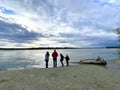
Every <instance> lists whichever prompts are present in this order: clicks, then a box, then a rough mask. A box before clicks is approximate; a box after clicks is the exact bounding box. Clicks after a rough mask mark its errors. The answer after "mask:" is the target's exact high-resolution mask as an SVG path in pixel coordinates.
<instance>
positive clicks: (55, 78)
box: [0, 65, 120, 90]
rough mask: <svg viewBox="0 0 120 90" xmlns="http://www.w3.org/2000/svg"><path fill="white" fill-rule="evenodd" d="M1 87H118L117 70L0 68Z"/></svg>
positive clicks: (4, 89) (96, 89)
mask: <svg viewBox="0 0 120 90" xmlns="http://www.w3.org/2000/svg"><path fill="white" fill-rule="evenodd" d="M0 90H120V70H111V69H107V68H105V67H102V66H96V65H77V66H68V67H67V66H65V67H58V68H48V69H45V68H41V69H23V70H9V71H0Z"/></svg>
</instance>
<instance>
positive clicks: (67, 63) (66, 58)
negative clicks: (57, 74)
mask: <svg viewBox="0 0 120 90" xmlns="http://www.w3.org/2000/svg"><path fill="white" fill-rule="evenodd" d="M65 60H66V65H67V66H69V60H70V58H69V56H68V55H66V57H65Z"/></svg>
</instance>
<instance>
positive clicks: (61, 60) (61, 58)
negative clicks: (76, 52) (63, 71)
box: [60, 53, 64, 66]
mask: <svg viewBox="0 0 120 90" xmlns="http://www.w3.org/2000/svg"><path fill="white" fill-rule="evenodd" d="M63 60H64V56H63V55H62V53H60V62H61V64H62V66H64V64H63Z"/></svg>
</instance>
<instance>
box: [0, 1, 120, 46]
mask: <svg viewBox="0 0 120 90" xmlns="http://www.w3.org/2000/svg"><path fill="white" fill-rule="evenodd" d="M119 13H120V0H0V47H1V48H4V47H12V48H14V47H80V48H84V47H106V46H117V45H120V42H118V41H117V38H118V35H117V34H116V33H115V32H114V30H115V29H116V28H118V27H120V14H119Z"/></svg>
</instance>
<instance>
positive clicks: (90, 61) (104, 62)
mask: <svg viewBox="0 0 120 90" xmlns="http://www.w3.org/2000/svg"><path fill="white" fill-rule="evenodd" d="M80 64H93V65H106V64H107V62H106V61H104V60H103V61H95V60H80Z"/></svg>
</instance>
